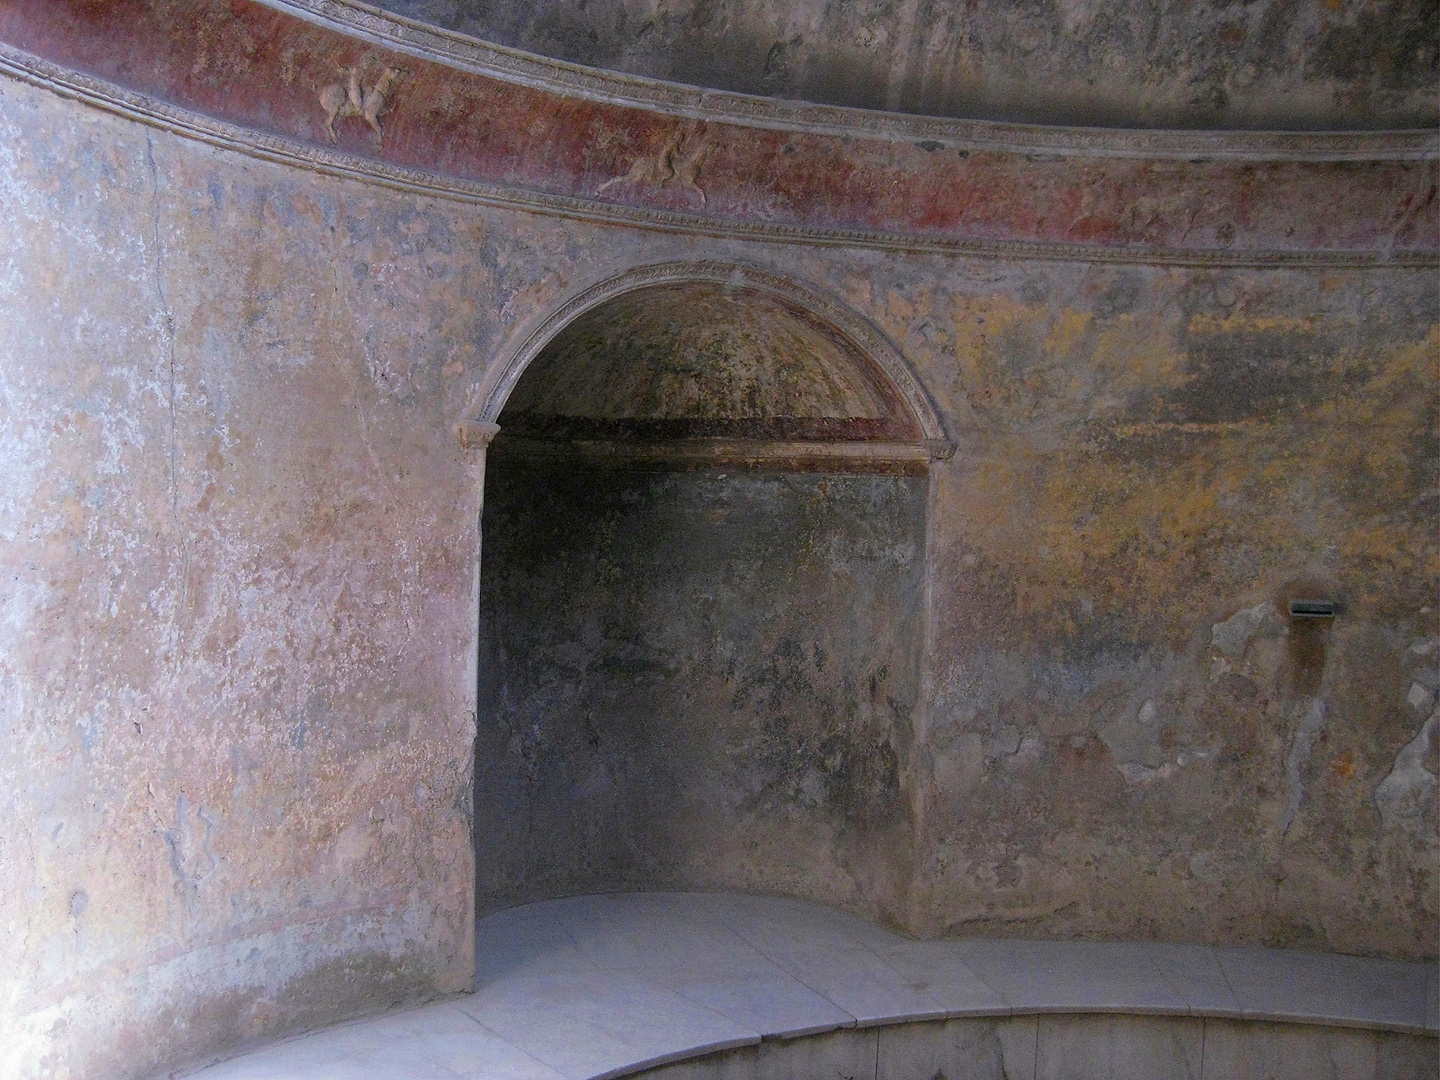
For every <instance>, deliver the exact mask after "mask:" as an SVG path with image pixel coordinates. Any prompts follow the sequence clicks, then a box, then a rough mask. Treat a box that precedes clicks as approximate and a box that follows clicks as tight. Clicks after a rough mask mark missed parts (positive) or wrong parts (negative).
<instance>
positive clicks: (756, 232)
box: [0, 0, 1440, 269]
mask: <svg viewBox="0 0 1440 1080" xmlns="http://www.w3.org/2000/svg"><path fill="white" fill-rule="evenodd" d="M332 2H338V0H332ZM0 74H3V75H7V76H9V77H11V78H14V79H17V80H20V81H22V82H26V83H29V84H31V85H33V86H37V87H40V88H42V89H45V90H49V91H51V92H52V93H55V94H58V95H59V96H61V97H65V98H69V99H71V100H75V101H79V102H81V103H82V104H85V105H89V106H93V107H95V108H98V109H103V110H105V111H107V112H110V113H113V114H115V115H117V116H121V117H124V118H126V119H128V120H134V121H137V122H139V123H142V124H146V125H148V126H150V127H154V128H157V129H160V130H162V131H167V132H170V133H172V134H176V135H180V136H182V137H185V138H190V139H194V140H196V141H198V142H202V143H205V144H207V145H210V146H213V147H216V148H218V149H222V150H231V151H235V152H237V153H241V154H246V155H248V156H250V157H254V158H257V159H260V160H263V161H271V162H275V163H277V164H282V165H288V166H292V167H295V168H301V169H307V170H310V171H313V172H318V173H322V174H324V175H327V176H334V177H339V178H342V179H348V180H358V181H361V182H365V183H372V184H377V185H380V186H382V187H387V188H390V189H392V190H395V191H401V192H405V193H407V194H411V195H419V196H426V197H430V198H441V199H453V200H456V201H460V202H468V203H475V204H479V205H482V206H490V207H495V208H498V209H504V210H516V211H522V212H526V213H539V214H547V215H551V216H555V217H561V218H568V219H573V220H577V221H588V222H593V223H596V224H604V225H620V226H630V227H633V228H640V229H648V230H651V231H656V232H670V233H683V234H686V235H693V236H709V237H718V238H724V239H735V240H755V241H763V242H768V243H782V244H806V245H810V246H830V247H846V248H871V249H880V250H886V251H903V252H917V253H934V254H943V255H963V256H973V257H978V258H993V259H1007V260H1016V261H1046V262H1076V263H1119V264H1124V265H1150V266H1190V267H1197V268H1215V269H1219V268H1240V267H1244V268H1255V269H1283V268H1307V267H1314V268H1335V269H1343V268H1355V269H1365V268H1371V267H1413V268H1435V267H1440V251H1426V250H1399V251H1384V250H1381V251H1347V250H1327V251H1285V250H1258V249H1231V248H1202V249H1189V248H1176V247H1154V246H1141V245H1133V246H1127V247H1118V246H1110V247H1106V246H1102V245H1099V244H1076V243H1049V242H1043V241H1035V240H989V239H983V238H970V237H948V236H934V235H924V234H919V235H917V234H904V233H893V232H882V231H879V230H867V229H854V228H846V227H826V226H813V225H791V224H776V223H772V222H764V221H736V220H723V219H717V218H714V217H705V216H701V215H698V214H690V213H686V212H684V211H678V210H659V209H650V208H640V207H630V206H623V205H616V204H613V203H604V202H599V201H597V200H593V199H585V198H579V197H574V196H564V195H554V194H550V193H547V192H541V191H536V190H534V189H531V188H524V187H519V186H509V185H502V184H491V183H483V182H480V181H472V180H462V179H459V178H456V177H451V176H443V175H440V174H437V173H431V172H425V171H422V170H419V169H410V168H405V167H402V166H397V165H391V164H388V163H386V162H383V161H376V160H373V159H369V158H362V157H358V156H355V155H351V154H345V153H341V152H339V151H335V150H330V149H328V148H325V147H318V146H313V145H311V144H308V143H304V142H300V141H298V140H295V139H287V138H283V137H280V136H276V135H270V134H266V133H264V132H259V131H255V130H253V129H250V128H244V127H240V126H239V125H236V124H230V123H226V122H225V121H222V120H216V119H214V118H212V117H209V116H205V115H203V114H201V113H197V112H194V111H192V110H189V109H184V108H180V107H178V106H175V105H171V104H169V103H168V102H164V101H160V100H158V99H156V98H153V97H149V96H146V95H144V94H138V93H135V92H133V91H129V90H126V89H123V88H121V87H118V86H116V85H115V84H113V83H109V82H106V81H104V80H102V79H96V78H93V77H90V76H87V75H82V74H80V73H78V72H75V71H72V70H70V69H68V68H64V67H62V66H60V65H58V64H54V63H51V62H50V61H48V60H44V59H42V58H40V57H38V56H35V55H33V54H31V53H28V52H26V51H25V50H23V49H17V48H15V47H14V46H12V45H9V44H6V43H3V42H0Z"/></svg>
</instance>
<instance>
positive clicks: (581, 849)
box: [476, 264, 945, 914]
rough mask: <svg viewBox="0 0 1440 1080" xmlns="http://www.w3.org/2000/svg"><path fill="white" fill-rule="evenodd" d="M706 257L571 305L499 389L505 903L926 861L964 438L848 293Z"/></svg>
mask: <svg viewBox="0 0 1440 1080" xmlns="http://www.w3.org/2000/svg"><path fill="white" fill-rule="evenodd" d="M701 265H702V266H703V267H705V268H707V272H703V273H701V272H697V271H696V267H695V265H694V264H692V265H691V266H690V267H688V268H662V269H661V270H660V271H659V272H654V271H652V272H648V273H641V274H639V275H636V276H635V277H632V278H631V279H629V280H628V281H625V282H622V283H607V285H606V286H602V287H597V290H592V291H591V293H590V296H589V299H590V302H588V303H583V304H573V305H571V308H570V310H563V309H562V312H561V313H559V314H557V316H552V318H551V319H550V320H547V322H548V324H549V325H548V326H546V327H544V328H542V330H541V331H538V332H537V333H535V334H532V335H531V340H530V343H529V345H528V346H527V347H526V348H522V350H521V351H520V353H519V354H517V361H516V362H514V363H513V364H512V370H510V371H509V372H507V373H506V374H505V376H503V377H502V379H501V380H500V382H499V383H497V387H496V389H495V391H494V393H493V394H492V401H491V402H490V403H489V405H488V406H487V415H486V419H494V420H497V421H498V423H499V424H500V434H499V435H498V436H497V437H496V439H495V441H494V442H493V443H492V444H491V447H490V451H489V455H488V460H487V465H486V493H485V515H484V521H483V535H484V542H483V556H482V568H481V612H480V642H481V648H480V685H479V716H478V727H479V734H478V736H477V745H476V866H477V906H478V907H479V908H480V909H481V910H486V909H489V908H493V907H498V906H503V905H505V904H508V903H514V902H521V901H524V900H530V899H536V898H539V897H543V896H553V895H567V894H575V893H584V892H596V891H610V890H621V889H656V888H669V889H706V890H715V889H721V890H726V889H728V890H736V891H742V892H752V893H770V894H780V895H790V896H797V897H803V898H808V899H813V900H819V901H822V902H825V903H829V904H833V905H839V906H845V907H850V908H853V909H856V910H862V911H866V912H868V913H871V914H876V913H883V912H884V911H886V910H894V907H895V905H896V904H897V903H899V902H900V900H901V897H902V894H903V892H904V888H905V882H906V881H907V880H908V878H909V875H910V869H911V868H910V865H909V851H910V838H911V835H912V813H911V807H910V802H909V798H908V795H907V790H906V779H905V773H906V764H907V760H908V755H909V751H910V743H911V727H912V712H913V709H914V707H915V703H916V699H917V696H918V693H919V659H920V650H921V637H922V632H923V620H924V611H923V606H924V580H925V577H924V553H925V513H926V502H927V476H926V472H927V466H928V462H929V461H930V459H931V458H932V457H934V456H936V455H937V454H938V453H939V452H941V451H942V450H943V449H944V448H945V444H944V442H943V436H942V435H941V433H940V432H939V431H938V425H937V424H936V423H935V421H934V414H933V412H930V411H929V409H928V403H925V402H924V400H923V395H919V390H918V387H917V386H915V385H914V383H913V381H909V380H908V372H907V371H905V370H904V369H903V365H902V366H901V367H899V368H898V369H897V368H896V367H895V365H897V364H899V360H898V358H897V357H895V356H894V354H893V352H892V353H889V354H887V355H886V356H885V358H884V361H883V362H882V361H881V360H878V359H877V357H876V353H877V351H879V349H880V348H882V347H883V343H882V342H881V341H880V340H879V339H878V337H876V336H875V335H873V332H870V331H868V330H866V329H864V328H863V325H862V324H859V323H858V320H854V318H853V316H849V317H848V321H849V322H850V325H848V326H846V325H840V324H841V323H842V322H845V321H847V316H845V315H844V314H843V313H841V312H839V309H837V308H836V307H835V306H834V305H833V304H832V303H831V302H830V301H827V300H824V299H823V298H821V297H818V296H813V295H811V294H809V293H807V292H806V291H804V290H803V289H802V288H801V287H800V286H797V285H795V284H793V283H791V282H786V281H783V279H778V278H774V277H771V276H769V275H764V274H761V273H759V272H757V271H753V270H743V269H739V268H735V267H724V268H723V269H722V268H713V267H712V264H701ZM625 286H628V287H625ZM597 292H598V293H599V295H598V296H597V295H596V294H597ZM582 295H585V294H582ZM857 339H860V340H857ZM867 345H868V346H869V347H867ZM527 348H528V351H529V355H528V356H524V354H525V352H526V351H527ZM521 356H523V357H524V359H523V362H522V361H521V360H520V359H518V357H521ZM897 372H898V374H899V375H900V377H899V378H897V377H896V375H897ZM917 395H919V398H920V403H921V405H922V406H924V407H922V408H919V409H917V408H915V407H914V402H913V400H912V399H914V398H915V397H916V396H917ZM502 405H503V407H502Z"/></svg>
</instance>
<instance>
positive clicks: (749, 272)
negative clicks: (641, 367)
mask: <svg viewBox="0 0 1440 1080" xmlns="http://www.w3.org/2000/svg"><path fill="white" fill-rule="evenodd" d="M693 281H710V282H716V283H718V284H722V285H728V286H732V287H734V288H747V289H754V290H755V291H757V292H765V293H769V294H771V295H773V296H778V297H780V298H781V299H782V300H785V301H788V302H789V303H791V304H793V305H795V306H796V307H799V308H800V309H801V310H803V311H805V312H806V313H807V314H809V315H812V316H814V317H815V318H817V319H819V320H821V321H822V322H824V323H826V324H828V326H829V327H830V329H831V330H833V331H834V332H835V333H837V334H839V335H841V336H842V337H844V338H846V339H848V340H849V341H850V343H851V344H852V345H854V347H855V348H856V349H857V350H858V351H859V352H860V353H861V355H863V356H865V357H866V358H867V359H868V360H869V361H870V362H871V363H873V364H874V365H875V366H876V368H878V369H879V373H880V374H881V375H882V376H883V377H884V379H885V381H886V383H887V384H888V385H889V388H890V389H891V390H893V391H894V392H895V394H896V396H897V397H898V398H899V399H900V403H901V404H902V405H903V406H904V407H905V409H906V410H907V411H908V412H909V414H910V416H909V419H910V420H912V421H913V422H914V424H915V427H916V428H918V429H919V431H920V434H921V439H922V440H923V442H924V445H925V446H927V447H930V448H931V449H932V450H934V453H932V454H931V456H934V457H949V456H950V453H952V452H953V451H954V444H953V443H951V442H950V439H949V436H948V435H947V434H946V432H945V425H944V424H943V423H941V421H940V413H939V412H938V411H937V410H936V408H935V406H934V405H933V404H932V403H931V401H930V398H929V397H928V396H927V395H926V393H925V390H924V387H922V386H921V385H920V380H919V379H917V378H916V377H915V373H914V372H912V371H911V370H910V366H909V365H908V364H907V363H905V359H904V357H902V356H901V355H900V351H899V350H898V349H896V348H895V346H894V345H892V344H891V343H890V342H889V340H888V339H887V338H886V337H885V335H883V334H882V333H880V331H878V330H876V329H875V328H874V327H872V326H871V325H870V324H869V323H867V322H866V321H865V320H864V319H862V318H861V317H860V316H859V315H857V314H855V312H853V311H851V310H850V309H849V308H847V307H845V306H844V305H843V304H841V303H839V302H838V301H836V300H833V299H831V298H830V297H828V296H825V295H824V294H823V293H820V292H818V291H817V290H815V289H812V288H810V287H809V286H806V285H802V284H801V283H800V282H798V281H795V280H794V279H793V278H788V277H782V276H781V275H779V274H773V273H771V272H769V271H768V270H762V269H760V268H758V267H755V266H751V265H748V264H745V263H739V262H721V261H718V260H711V259H702V260H693V261H686V262H666V263H655V264H652V265H649V266H638V267H635V268H634V269H632V270H627V271H625V272H624V273H622V274H617V275H615V276H613V277H610V278H606V279H605V280H604V281H599V282H595V283H594V284H592V285H589V286H587V287H585V288H583V289H581V290H580V291H579V292H576V293H574V294H572V295H571V296H570V297H569V298H567V299H565V300H563V301H561V302H560V303H559V304H558V305H557V306H556V307H554V308H553V309H551V310H550V311H549V312H548V313H547V314H545V315H544V316H542V317H541V318H540V320H539V321H538V322H537V323H536V324H535V325H534V326H533V327H532V328H530V329H528V330H523V331H522V332H521V334H520V335H519V338H518V344H516V345H514V346H513V347H511V348H510V349H508V350H506V359H505V361H504V362H503V363H501V364H497V365H496V366H495V369H494V370H495V371H496V374H495V375H494V376H493V378H492V379H491V380H490V381H489V382H488V383H487V384H485V385H482V387H481V390H480V395H479V396H480V399H481V401H482V402H483V404H482V405H481V407H480V416H481V418H482V419H484V420H488V421H490V422H492V423H493V422H495V421H496V420H497V419H498V418H499V416H500V410H501V409H502V408H504V406H505V401H506V399H507V398H508V397H509V396H510V391H511V390H513V389H514V388H515V384H516V382H518V381H519V379H520V376H521V375H522V374H523V373H524V371H525V369H526V368H527V367H529V365H530V362H531V361H532V360H534V359H535V357H537V356H539V355H540V353H541V352H542V351H543V350H544V348H545V346H546V345H548V344H549V343H550V341H551V339H552V338H554V336H555V335H556V334H558V333H559V332H560V331H561V330H562V329H564V327H565V326H567V325H568V324H569V323H570V322H571V321H572V320H574V319H575V318H577V317H578V316H580V315H582V314H584V313H585V312H587V311H589V310H590V309H591V308H595V307H598V306H600V305H601V304H603V303H604V302H605V301H607V300H610V299H613V298H614V297H617V296H622V295H624V294H625V293H629V292H634V291H635V290H637V289H643V288H646V287H648V286H654V285H670V284H676V283H681V282H693Z"/></svg>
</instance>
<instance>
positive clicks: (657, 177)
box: [595, 128, 709, 206]
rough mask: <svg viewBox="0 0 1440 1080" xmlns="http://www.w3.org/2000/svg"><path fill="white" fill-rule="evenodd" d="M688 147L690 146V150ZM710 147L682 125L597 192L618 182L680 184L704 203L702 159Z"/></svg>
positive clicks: (661, 184)
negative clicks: (656, 148) (701, 172)
mask: <svg viewBox="0 0 1440 1080" xmlns="http://www.w3.org/2000/svg"><path fill="white" fill-rule="evenodd" d="M687 147H688V148H690V149H688V152H687ZM708 149H709V147H707V146H706V145H705V143H703V142H701V141H700V140H699V139H698V138H694V137H693V136H692V133H690V132H688V131H686V130H685V129H684V128H680V129H678V130H677V131H675V133H674V134H672V135H671V136H670V137H669V138H668V139H666V140H665V143H664V145H662V146H661V147H660V150H659V152H658V153H655V154H642V155H641V156H640V157H638V158H636V159H635V162H634V164H632V165H631V166H630V171H629V172H627V173H625V174H624V175H622V176H615V177H611V178H610V179H609V180H606V181H605V182H604V183H603V184H601V185H600V186H599V187H598V188H596V189H595V190H596V194H599V193H600V192H603V191H608V190H609V189H610V188H612V187H614V186H615V185H616V184H654V185H656V186H657V187H664V186H665V185H666V184H678V185H679V186H680V187H682V188H685V189H686V190H687V191H693V192H694V193H695V194H696V195H699V196H700V205H701V206H704V205H705V189H704V188H702V187H701V186H700V162H701V159H702V158H703V157H704V156H705V152H706V150H708Z"/></svg>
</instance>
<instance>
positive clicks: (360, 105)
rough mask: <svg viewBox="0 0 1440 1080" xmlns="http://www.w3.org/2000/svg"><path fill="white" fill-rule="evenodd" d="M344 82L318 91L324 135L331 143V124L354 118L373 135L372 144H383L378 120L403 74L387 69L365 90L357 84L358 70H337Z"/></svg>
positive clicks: (333, 131) (354, 68) (333, 125)
mask: <svg viewBox="0 0 1440 1080" xmlns="http://www.w3.org/2000/svg"><path fill="white" fill-rule="evenodd" d="M340 70H341V71H343V72H345V76H346V78H345V82H344V83H343V84H342V83H338V82H337V83H331V84H330V85H329V86H327V87H325V88H324V89H323V90H321V91H320V106H321V108H323V109H324V110H325V133H326V134H327V135H329V136H330V141H331V142H332V143H333V142H334V141H335V121H336V120H343V119H344V118H346V117H347V116H358V117H360V118H361V119H363V120H364V121H365V123H367V124H369V125H370V130H372V131H373V132H375V139H376V142H378V143H382V144H383V142H384V140H385V132H384V131H382V130H381V128H380V117H381V116H382V115H384V113H385V110H386V109H387V108H388V107H389V105H390V92H391V90H393V89H394V87H395V83H396V82H397V81H398V80H399V78H400V76H401V75H403V74H405V73H404V72H403V71H401V70H400V69H399V68H392V67H387V68H386V69H385V70H384V71H382V72H381V73H380V77H379V78H378V79H376V80H375V82H374V83H373V84H371V86H370V88H369V89H368V90H367V89H366V88H365V86H364V84H363V83H361V81H360V69H359V68H358V67H348V68H341V69H340Z"/></svg>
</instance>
